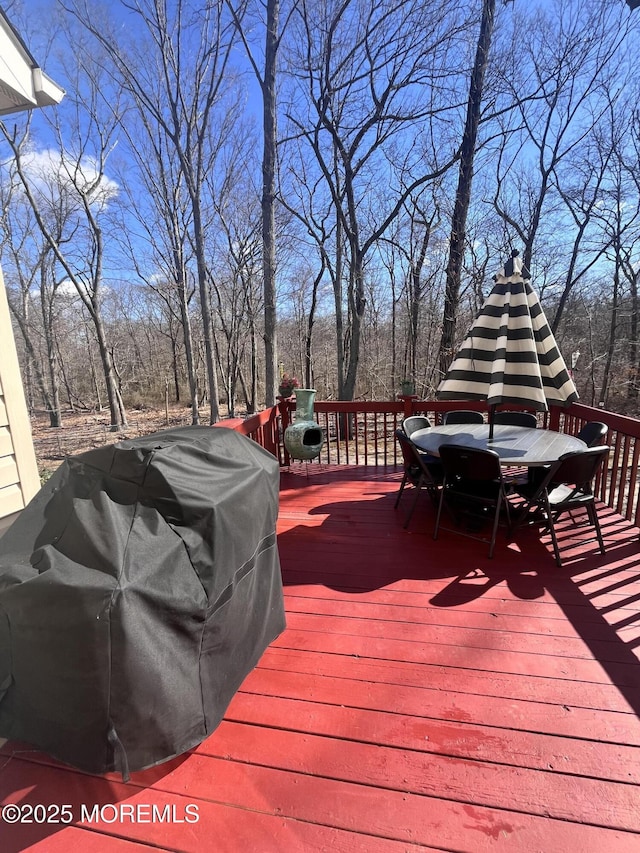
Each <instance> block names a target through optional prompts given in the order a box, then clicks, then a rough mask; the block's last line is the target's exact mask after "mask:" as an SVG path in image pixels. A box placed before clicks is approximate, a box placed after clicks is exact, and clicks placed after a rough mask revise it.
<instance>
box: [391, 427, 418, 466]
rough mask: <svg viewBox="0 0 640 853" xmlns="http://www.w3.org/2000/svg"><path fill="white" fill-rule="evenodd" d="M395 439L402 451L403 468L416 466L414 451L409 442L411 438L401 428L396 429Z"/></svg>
mask: <svg viewBox="0 0 640 853" xmlns="http://www.w3.org/2000/svg"><path fill="white" fill-rule="evenodd" d="M396 439H397V440H398V443H399V445H400V450H401V451H402V461H403V462H404V467H405V470H406V469H407V468H409V467H411V466H417V465H418V461H417V459H416V452H415V449H414V446H413V443H412V442H411V439H410V438H409V436H408V435H407V434H406V432H405V431H404V430H403V429H397V430H396Z"/></svg>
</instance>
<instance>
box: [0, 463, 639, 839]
mask: <svg viewBox="0 0 640 853" xmlns="http://www.w3.org/2000/svg"><path fill="white" fill-rule="evenodd" d="M399 479H400V478H399V475H398V473H396V472H393V471H383V470H380V469H369V470H368V469H364V468H360V469H355V468H352V469H335V468H329V467H327V466H321V465H311V466H309V467H308V468H307V466H304V465H299V466H292V468H291V470H290V471H286V470H285V471H284V472H283V474H282V488H281V506H280V517H279V523H278V541H279V548H280V554H281V562H282V572H283V582H284V588H285V604H286V610H287V630H286V631H285V632H284V634H283V635H282V636H281V637H280V638H278V640H277V641H276V642H275V643H273V644H272V645H271V647H270V648H269V649H268V650H267V651H266V652H265V654H264V655H263V657H262V659H261V660H260V662H259V664H258V666H257V667H256V669H255V670H254V671H253V672H252V673H250V674H249V676H248V677H247V679H246V680H245V682H244V683H243V685H242V687H241V689H240V691H239V692H238V693H237V695H236V696H235V697H234V699H233V700H232V702H231V705H230V707H229V709H228V711H227V714H226V716H225V719H224V721H223V722H222V723H221V725H220V726H219V727H218V729H217V730H216V732H214V733H213V735H212V736H211V737H210V738H208V739H207V740H206V741H204V742H203V743H202V744H200V746H199V747H197V748H196V749H194V750H193V751H192V752H191V753H189V754H188V755H187V756H183V757H181V758H179V759H175V760H174V761H171V762H168V763H167V764H165V765H161V766H160V767H157V768H153V769H152V770H148V771H144V772H143V773H136V774H133V776H132V779H131V781H130V782H129V783H127V784H124V783H122V782H121V781H120V779H119V778H118V777H116V776H114V775H110V776H107V777H104V778H102V777H91V776H89V775H87V774H83V773H81V772H79V771H75V770H73V769H71V768H67V767H64V766H62V765H60V764H59V763H57V762H56V761H55V760H53V759H51V758H50V757H48V756H46V755H44V754H42V753H38V752H36V751H34V750H31V749H30V748H29V747H28V746H26V745H21V744H15V743H13V744H12V743H8V744H6V745H5V746H4V747H2V748H1V749H0V800H1V801H2V802H3V803H7V802H18V803H37V802H40V803H64V802H70V803H72V804H73V806H74V809H79V808H80V804H81V803H85V804H89V805H91V804H106V805H109V804H116V805H121V804H124V805H125V806H131V805H136V804H146V805H150V804H155V805H156V807H157V808H158V809H164V808H166V807H167V806H169V807H170V808H173V809H175V810H176V814H178V815H179V814H181V813H182V812H181V810H183V809H184V807H185V805H186V804H188V803H195V804H197V805H198V809H199V821H198V823H195V824H185V823H184V822H183V823H179V822H177V823H175V822H174V823H169V824H168V823H165V822H162V821H160V822H158V821H156V822H146V823H145V822H139V821H138V822H133V821H127V820H122V821H114V822H108V821H101V822H99V823H97V824H92V825H90V826H87V825H81V824H80V823H79V822H76V825H74V826H57V827H56V826H48V827H47V826H37V825H33V824H32V825H30V826H22V827H20V828H17V827H15V826H7V825H2V824H0V849H2V851H3V853H4V851H16V853H17V851H18V850H23V849H34V850H38V851H44V853H57V851H58V850H63V849H64V850H69V851H76V850H78V851H79V850H86V849H89V847H90V849H92V850H93V849H95V850H97V851H113V853H128V851H131V853H138V851H143V850H152V849H155V850H158V849H160V850H176V851H177V850H181V851H182V850H184V851H202V850H215V851H233V853H237V851H243V853H244V851H260V853H262V851H271V850H274V851H276V850H277V851H279V853H280V851H287V853H289V851H293V853H297V851H301V853H302V851H305V853H306V851H315V850H318V851H320V850H323V851H324V850H326V851H329V850H331V851H345V853H347V851H349V853H351V851H363V853H364V851H366V853H378V851H379V853H387V851H389V853H395V851H401V850H402V851H410V850H451V851H469V853H476V851H484V850H506V851H527V853H529V851H544V853H547V851H563V853H564V851H573V850H576V851H578V850H580V851H594V853H596V851H597V853H601V850H603V849H608V850H612V851H616V853H617V851H634V853H637V851H638V850H639V849H640V721H639V719H638V712H639V710H640V663H639V661H638V654H639V650H640V549H639V547H638V535H637V533H638V532H637V529H635V528H632V527H631V526H630V525H629V523H628V522H626V521H625V520H623V519H622V518H620V517H619V516H617V515H616V514H615V513H613V512H612V511H611V510H608V509H605V508H602V510H601V517H602V522H603V532H604V536H605V542H606V545H607V553H606V555H604V556H603V555H600V554H599V553H598V552H597V548H596V547H595V543H594V542H593V541H592V540H591V538H590V531H589V530H588V529H586V528H578V529H577V530H576V529H574V528H573V527H572V525H571V523H570V522H569V521H567V522H562V523H560V524H559V525H558V527H559V539H560V543H561V548H562V551H563V557H564V558H565V559H566V563H565V566H564V567H563V568H562V569H558V568H557V567H556V565H555V561H554V559H553V554H552V552H551V548H550V542H549V539H548V537H544V536H543V537H540V536H539V534H538V533H537V531H535V530H533V529H532V530H526V531H523V532H522V534H521V535H519V536H518V538H517V539H516V540H515V541H514V542H512V543H507V541H506V538H505V537H503V536H500V535H499V539H498V543H497V546H496V552H495V557H494V559H493V560H488V559H487V557H486V550H487V548H486V546H485V545H484V544H483V543H479V542H474V541H472V540H468V539H463V538H461V537H459V536H456V534H454V533H451V532H445V531H443V532H442V534H441V536H440V537H439V539H438V540H437V541H434V540H433V537H432V532H431V531H432V529H433V517H434V511H433V507H432V506H431V505H430V503H429V501H428V498H427V497H426V495H421V496H420V502H419V505H418V507H417V509H416V512H415V515H414V519H413V521H412V524H411V527H410V530H408V531H407V530H404V529H403V526H402V525H403V521H404V517H405V515H404V513H405V510H406V508H407V507H408V506H409V501H410V500H412V496H411V495H410V494H409V493H407V494H406V495H405V497H404V498H403V501H402V503H401V506H400V508H399V510H397V511H396V510H394V508H393V503H394V500H395V494H396V490H397V488H398V484H399Z"/></svg>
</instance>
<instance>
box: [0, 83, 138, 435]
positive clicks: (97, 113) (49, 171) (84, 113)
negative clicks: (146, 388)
mask: <svg viewBox="0 0 640 853" xmlns="http://www.w3.org/2000/svg"><path fill="white" fill-rule="evenodd" d="M85 71H87V69H85ZM94 71H95V68H94ZM101 106H102V102H101V97H100V95H99V85H98V80H97V77H96V76H92V75H91V74H90V73H87V74H86V76H85V77H84V79H83V82H82V83H80V82H78V86H77V88H76V89H75V93H74V96H73V97H68V98H67V100H66V103H65V108H66V109H65V113H66V116H65V118H64V119H62V118H61V115H60V113H56V114H55V116H54V118H53V120H52V128H51V129H52V131H53V133H54V136H55V138H56V141H57V146H58V151H59V153H57V154H55V153H54V154H53V155H52V156H50V157H49V159H48V162H46V163H45V169H44V175H39V176H36V177H37V178H38V180H35V181H34V176H33V174H32V175H31V176H30V174H29V153H28V152H25V147H24V144H23V142H24V139H25V138H26V136H23V135H22V133H21V132H20V131H19V129H18V127H17V126H14V127H13V129H12V130H9V129H8V128H7V126H6V125H5V124H4V123H0V131H1V132H2V133H3V135H4V137H5V139H6V140H7V141H8V143H9V145H10V146H11V150H12V152H13V156H14V160H15V169H16V174H17V175H18V176H19V178H20V180H21V182H22V186H23V188H24V193H25V196H26V198H27V199H28V201H29V204H30V205H31V208H32V210H33V214H34V218H35V221H36V223H37V226H38V228H39V229H40V230H41V232H42V234H43V236H44V238H45V239H46V241H47V243H48V245H49V246H50V248H51V250H52V252H53V254H54V255H55V259H56V262H57V263H58V264H59V266H60V268H61V270H62V271H63V272H64V274H65V275H66V277H67V278H68V279H69V281H70V282H72V284H73V285H74V287H75V288H76V290H77V292H78V295H79V296H80V299H81V300H82V303H83V305H84V307H85V309H86V310H87V312H88V314H89V316H90V317H91V321H92V323H93V326H94V329H95V335H96V339H97V342H98V347H99V351H100V359H101V363H102V371H103V374H104V380H105V385H106V391H107V398H108V400H109V410H110V414H111V426H112V429H116V430H117V429H120V428H122V427H124V426H126V424H127V419H126V412H125V408H124V404H123V401H122V396H121V394H120V392H119V390H118V387H117V382H116V377H115V374H114V369H113V360H112V357H111V351H110V347H109V342H108V338H107V331H106V327H105V324H104V321H103V317H102V304H101V303H102V290H103V284H104V282H103V261H104V232H103V222H105V221H106V213H107V210H108V207H109V204H110V202H111V201H112V200H113V199H114V197H115V186H114V185H113V184H110V183H109V181H108V179H107V177H106V172H105V169H106V162H107V158H108V155H109V152H110V149H111V146H112V143H113V133H114V130H115V127H116V125H117V121H116V120H115V119H114V117H113V113H112V112H111V111H109V119H107V118H105V114H104V112H102V110H101ZM68 108H71V115H70V116H69V115H68ZM116 111H117V108H116ZM70 125H71V133H72V135H73V136H74V137H75V151H74V152H71V151H69V150H67V146H66V145H65V141H66V136H65V131H67V130H68V129H69V127H70ZM28 127H29V125H28V124H27V129H28ZM43 178H44V181H45V185H46V186H48V191H49V193H50V194H51V197H52V202H49V200H48V197H47V196H46V195H45V194H44V193H43V192H41V191H40V189H39V186H42V180H43ZM47 181H48V185H47V183H46V182H47ZM61 217H62V218H61ZM51 357H52V358H53V357H54V356H53V349H52V356H51Z"/></svg>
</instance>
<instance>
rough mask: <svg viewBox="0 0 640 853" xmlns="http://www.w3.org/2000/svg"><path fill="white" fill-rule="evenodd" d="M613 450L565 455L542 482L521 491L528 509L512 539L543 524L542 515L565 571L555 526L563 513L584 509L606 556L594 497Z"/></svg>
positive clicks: (518, 519)
mask: <svg viewBox="0 0 640 853" xmlns="http://www.w3.org/2000/svg"><path fill="white" fill-rule="evenodd" d="M609 449H610V448H609V447H607V446H599V447H591V448H588V449H587V450H578V451H575V452H573V453H565V454H564V456H561V457H560V459H559V460H558V461H557V462H556V463H555V464H554V465H552V466H551V467H550V469H549V470H548V472H547V474H546V476H545V477H544V479H543V480H542V482H540V483H538V484H535V483H534V484H531V483H527V484H525V485H523V486H521V487H520V488H517V489H516V491H517V492H518V494H519V495H520V496H521V497H523V498H524V505H523V506H522V508H521V509H520V510H519V511H518V514H517V515H516V517H515V519H514V523H513V525H512V528H511V531H510V536H513V535H514V533H515V531H516V530H517V528H518V527H521V526H522V525H523V524H526V523H527V522H528V521H530V520H531V519H532V518H533V520H534V521H539V520H540V515H541V516H542V521H543V522H544V524H545V526H546V527H548V529H549V532H550V534H551V541H552V543H553V553H554V555H555V558H556V563H557V565H558V566H560V567H561V566H562V558H561V556H560V548H559V545H558V537H557V535H556V530H555V522H556V521H557V519H558V517H559V516H560V515H561V514H562V513H563V512H571V510H573V509H578V508H579V507H584V508H585V509H586V511H587V514H588V516H589V521H590V522H591V524H592V525H593V527H594V528H595V532H596V537H597V539H598V544H599V546H600V552H601V553H602V554H604V553H605V551H604V542H603V539H602V530H601V528H600V522H599V520H598V511H597V508H596V501H595V496H594V494H593V481H594V479H595V477H596V475H597V473H598V471H599V470H600V468H601V466H602V465H603V464H604V462H605V460H606V458H607V456H608V454H609Z"/></svg>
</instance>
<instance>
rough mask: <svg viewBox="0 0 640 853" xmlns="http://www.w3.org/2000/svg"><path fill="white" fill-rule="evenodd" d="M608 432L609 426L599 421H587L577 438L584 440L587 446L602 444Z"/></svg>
mask: <svg viewBox="0 0 640 853" xmlns="http://www.w3.org/2000/svg"><path fill="white" fill-rule="evenodd" d="M608 432H609V427H608V426H607V425H606V424H603V423H601V422H600V421H587V423H586V424H585V425H584V426H583V427H582V429H581V430H580V432H579V433H578V435H577V438H579V439H581V440H582V441H584V443H585V444H586V445H587V447H596V446H597V445H599V444H602V441H603V439H604V438H605V436H606V435H607V433H608Z"/></svg>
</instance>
